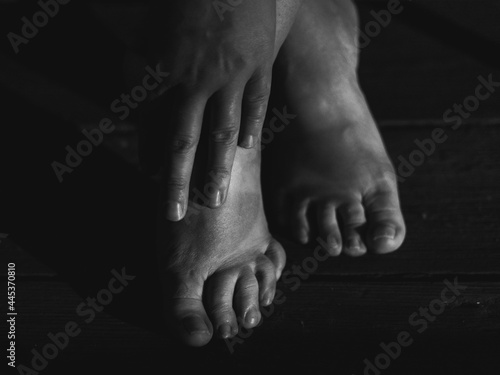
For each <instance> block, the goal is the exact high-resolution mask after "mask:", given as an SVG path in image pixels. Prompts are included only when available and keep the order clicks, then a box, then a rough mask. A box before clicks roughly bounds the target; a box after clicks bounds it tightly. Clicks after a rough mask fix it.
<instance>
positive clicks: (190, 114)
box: [165, 96, 206, 221]
mask: <svg viewBox="0 0 500 375" xmlns="http://www.w3.org/2000/svg"><path fill="white" fill-rule="evenodd" d="M205 105H206V99H205V98H204V97H201V96H199V97H190V98H185V99H184V100H183V101H182V102H181V103H180V105H179V108H178V110H177V112H176V114H175V123H174V124H175V125H174V126H175V129H174V132H173V134H172V136H171V137H170V139H168V141H167V155H166V159H167V160H166V165H167V168H166V177H165V188H166V190H165V193H166V201H165V217H166V218H167V219H168V220H172V221H179V220H181V219H182V218H183V217H184V215H185V213H186V208H187V203H188V198H189V191H188V190H189V181H190V179H191V172H192V169H193V164H194V157H195V154H196V147H197V145H198V141H199V139H200V133H201V126H202V124H203V114H204V110H205Z"/></svg>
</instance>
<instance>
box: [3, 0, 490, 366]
mask: <svg viewBox="0 0 500 375" xmlns="http://www.w3.org/2000/svg"><path fill="white" fill-rule="evenodd" d="M75 4H76V3H75ZM405 4H406V3H405ZM442 4H443V2H441V5H442ZM381 6H382V5H380V4H378V7H379V8H380V7H381ZM405 6H406V5H405ZM433 6H434V7H435V8H436V9H438V13H439V12H442V11H443V9H446V8H443V7H442V6H441V8H440V7H439V6H435V5H431V4H427V3H426V2H423V5H422V6H421V7H415V8H412V9H413V10H412V9H410V8H411V7H410V5H408V11H406V10H405V13H403V14H402V15H401V17H400V18H398V19H395V20H394V23H393V24H391V27H388V28H387V30H384V32H383V33H382V34H381V35H380V36H379V37H377V38H376V39H374V40H373V43H372V44H370V45H369V46H368V47H367V48H366V50H364V51H363V52H362V56H363V58H362V64H361V67H360V74H361V81H362V83H363V87H364V89H365V92H366V95H367V97H368V101H369V103H370V105H371V106H372V109H373V111H374V113H375V115H376V117H377V119H378V120H381V121H380V122H381V124H382V134H383V137H384V140H385V142H386V145H387V148H388V150H389V153H390V156H391V158H392V159H393V161H394V163H395V165H396V167H398V166H399V157H400V156H401V157H403V158H405V159H408V157H409V155H410V153H411V152H412V151H413V150H415V148H416V146H415V143H414V142H415V140H416V139H419V140H423V139H424V138H429V137H430V135H431V133H432V131H433V129H434V128H435V127H438V126H439V127H443V128H444V129H445V131H446V134H447V135H448V139H447V141H446V142H444V143H442V144H440V145H437V147H436V150H435V152H433V153H432V155H430V156H428V157H426V158H425V160H424V162H423V163H422V165H420V166H418V167H416V168H415V171H414V172H413V173H412V174H411V176H409V177H407V178H406V179H405V181H404V182H401V183H400V193H401V200H402V203H403V210H404V215H405V219H406V223H407V227H408V235H407V238H406V241H405V243H404V245H403V247H402V248H401V250H400V251H398V252H396V253H394V254H389V255H385V256H378V257H376V256H370V255H368V256H365V257H362V258H358V259H350V258H347V257H339V258H336V259H328V260H326V261H321V262H317V263H318V267H317V269H315V270H314V272H312V273H311V274H307V275H305V276H304V277H303V278H304V279H303V280H302V279H300V278H297V277H295V278H292V277H288V278H285V279H282V280H281V281H280V283H279V286H278V289H279V290H280V291H281V292H282V293H281V297H280V298H279V299H278V300H277V301H276V303H275V304H274V305H273V307H272V310H269V309H266V310H263V315H264V316H265V318H264V322H263V324H262V326H260V327H258V328H257V329H255V330H253V331H251V332H245V335H244V336H245V337H244V338H241V339H239V340H235V341H228V342H224V341H217V340H214V342H213V343H211V344H210V345H208V346H207V347H204V348H201V349H190V348H185V347H181V346H179V345H178V344H177V343H176V341H175V340H173V339H172V338H171V337H170V336H169V335H168V333H166V332H165V329H164V325H163V322H162V319H161V302H160V301H161V298H160V294H161V291H160V288H159V285H158V282H157V278H158V277H157V269H156V262H155V256H154V253H153V242H154V217H155V203H156V202H155V196H156V192H157V186H156V184H155V183H154V182H153V181H151V180H149V179H148V178H146V177H145V176H143V175H141V174H140V173H138V172H137V169H136V167H135V166H134V163H133V162H134V161H135V154H134V152H135V149H134V145H135V135H134V133H133V132H130V131H129V130H127V129H129V128H128V127H127V124H122V126H121V127H120V129H121V130H120V131H119V132H116V133H115V134H113V136H111V137H109V138H108V139H107V140H106V147H102V148H99V149H96V150H95V151H94V153H93V154H92V155H91V157H89V158H87V159H86V160H85V162H84V163H82V165H81V166H79V167H78V168H77V169H75V171H74V172H72V173H71V174H69V175H67V176H66V178H65V180H64V182H63V183H62V184H59V183H58V182H57V179H56V178H55V176H54V175H53V171H52V170H51V168H50V163H51V162H52V161H53V160H59V159H61V157H64V153H63V152H62V151H63V150H64V147H65V146H66V145H67V144H70V145H74V144H76V143H77V142H78V141H79V140H80V139H81V134H78V132H75V131H74V129H72V128H71V127H70V126H69V125H68V123H72V122H73V120H74V118H80V119H81V118H84V119H85V121H86V122H87V123H92V122H93V121H95V120H96V119H99V118H100V116H102V113H103V112H102V110H101V108H105V107H106V105H108V103H109V102H110V101H111V100H112V99H114V98H115V97H116V95H117V93H120V92H121V91H120V90H116V89H113V90H111V89H110V87H113V84H114V83H116V82H118V75H119V74H118V73H116V69H114V68H115V66H114V65H113V64H114V63H117V62H118V60H119V58H116V57H115V56H119V55H120V53H121V52H123V51H122V50H121V49H120V48H119V47H117V45H118V44H117V43H115V42H116V41H114V39H113V38H112V37H110V36H109V35H108V34H106V33H105V32H103V30H101V29H100V28H99V25H96V26H95V28H92V30H88V33H87V34H85V38H90V39H92V38H93V39H92V40H94V39H95V40H99V43H100V44H99V43H98V42H96V43H97V44H96V46H95V48H96V49H97V52H96V54H95V55H93V56H90V57H88V56H87V57H86V56H79V55H78V49H79V48H80V47H79V42H78V41H80V42H81V44H82V45H83V44H85V43H84V42H85V41H84V40H83V39H85V38H84V37H83V36H82V35H84V34H81V32H80V30H81V29H80V28H83V27H84V25H83V21H78V22H81V24H80V23H78V22H75V23H74V24H70V21H68V19H70V20H71V19H72V18H71V17H73V18H74V19H79V18H77V17H76V18H75V13H77V12H83V14H85V15H86V16H89V17H90V13H89V14H87V13H85V11H86V10H85V9H86V8H77V5H75V6H74V7H70V6H68V8H67V12H68V14H70V15H72V16H71V17H69V16H68V17H69V18H65V17H59V18H57V19H54V20H53V22H54V24H53V28H52V29H49V28H47V29H46V30H43V32H44V33H45V34H43V33H42V34H41V35H40V36H39V37H38V38H39V39H37V40H34V41H32V42H30V44H28V45H27V46H24V47H26V51H25V52H24V54H20V55H18V56H16V57H15V58H14V57H13V56H11V55H9V54H8V51H7V50H8V49H9V48H10V47H8V48H7V49H5V48H4V46H2V47H1V49H0V62H1V63H2V66H3V67H8V68H9V70H8V72H9V73H8V74H7V73H5V72H6V71H7V70H2V71H1V72H0V88H1V89H2V93H4V94H6V95H4V96H5V97H4V99H3V101H2V111H3V113H2V116H3V117H5V118H6V119H9V124H8V125H9V126H6V127H5V130H3V129H2V130H3V132H4V133H3V134H2V137H0V141H2V142H6V143H7V144H6V145H5V147H4V146H3V143H2V147H0V153H1V158H0V160H2V162H3V165H2V176H4V178H3V179H2V185H3V186H2V187H1V189H2V196H1V207H0V232H2V233H7V234H9V236H8V237H7V238H6V239H1V240H2V241H1V243H0V250H1V251H0V259H1V260H2V265H3V266H2V269H1V270H0V274H2V276H6V271H7V263H9V262H14V263H15V264H16V281H15V282H16V311H17V312H18V315H17V316H16V348H17V349H16V355H17V358H16V364H24V365H26V366H28V367H31V363H30V362H31V359H32V356H33V354H32V353H31V351H32V350H33V349H35V350H38V351H42V350H43V348H44V346H45V344H47V343H48V342H49V338H48V336H47V335H48V334H49V333H50V332H51V333H57V332H59V331H62V330H63V329H64V327H65V325H66V324H67V323H68V322H70V321H75V322H77V324H78V325H79V327H80V328H81V333H80V334H79V335H78V336H76V337H74V338H71V340H70V342H69V344H68V346H67V347H66V348H65V349H64V350H62V351H61V352H60V353H59V355H58V356H57V357H56V358H54V359H53V360H50V361H49V363H48V365H47V367H46V369H44V370H43V371H42V372H41V374H69V375H72V374H109V373H111V374H150V373H151V374H153V373H154V374H171V373H172V374H200V373H202V374H203V373H208V372H210V373H212V372H215V371H217V372H219V373H226V372H227V373H231V374H260V373H273V374H282V373H283V374H339V375H361V374H370V375H376V374H378V372H377V371H375V370H366V371H365V367H366V360H367V361H370V362H371V363H375V362H376V361H375V359H376V358H378V361H379V362H378V363H379V364H381V366H384V365H385V363H384V361H383V358H384V357H383V356H380V353H383V349H382V347H381V345H382V346H383V345H384V344H387V345H388V344H389V343H391V342H393V341H396V340H397V338H398V336H400V335H401V333H402V332H407V333H408V335H409V336H410V337H411V340H412V341H413V342H412V343H411V344H410V345H409V346H406V347H404V348H402V350H401V353H400V354H399V356H398V357H397V358H394V359H391V360H390V364H388V368H386V369H383V370H380V373H381V374H402V375H423V374H426V375H427V374H450V375H451V374H467V375H469V374H471V375H472V374H473V375H496V374H498V373H499V370H498V368H499V366H500V362H499V357H498V353H499V349H500V148H499V146H498V145H499V144H500V121H499V120H498V118H499V117H500V113H499V111H498V98H499V96H498V95H499V94H498V93H495V94H494V95H492V97H491V99H489V100H487V101H485V102H483V103H481V108H480V109H479V110H478V111H477V112H475V113H474V114H473V116H471V117H470V118H469V119H468V121H467V124H466V125H463V126H462V127H460V128H459V129H457V130H453V129H452V128H451V127H450V126H449V124H448V125H447V124H444V123H443V121H442V120H441V118H442V114H443V112H444V111H445V110H446V109H447V108H449V107H450V106H452V105H453V103H455V102H459V101H461V100H463V99H464V98H465V97H466V96H467V95H471V94H473V93H474V88H475V86H476V84H477V77H478V76H479V75H484V76H487V75H488V74H489V73H491V72H492V73H493V74H495V76H496V77H500V76H499V75H498V73H499V71H498V69H497V68H498V64H496V65H495V63H496V60H495V55H494V53H490V52H491V51H490V52H488V51H483V50H481V52H478V48H477V46H478V40H480V39H481V38H482V37H484V36H485V35H486V36H488V35H489V34H488V30H483V29H481V30H480V32H479V33H478V34H477V35H476V34H467V35H469V39H461V41H462V44H460V43H459V42H457V41H456V40H455V41H450V40H449V39H447V37H448V38H449V37H450V35H449V32H448V33H443V34H439V35H434V36H433V35H432V34H433V32H436V30H437V29H436V28H435V27H436V22H437V21H436V20H435V19H432V18H429V19H428V22H426V23H424V24H423V25H417V26H418V27H417V26H416V24H415V20H416V19H419V17H421V16H422V14H426V13H425V12H426V11H427V10H428V8H432V7H433ZM370 7H371V5H369V4H368V5H366V4H365V8H363V9H364V10H363V9H362V17H364V18H363V19H364V20H365V21H366V20H369V18H368V17H369V13H368V11H369V10H370V9H371V8H370ZM412 12H414V13H412ZM422 12H423V13H422ZM448 15H449V14H448ZM2 17H3V18H5V17H6V16H4V15H3V14H0V19H2V20H3V18H2ZM11 18H12V19H14V18H15V19H16V20H18V19H19V17H11ZM6 22H7V21H6ZM9 22H10V23H9V29H5V30H3V29H2V32H3V31H5V32H4V34H6V33H7V32H8V31H10V28H13V27H15V24H14V23H13V21H9ZM6 24H7V23H5V24H4V23H2V24H1V25H2V26H1V27H4V26H3V25H6ZM453 25H454V24H453V23H450V24H447V26H449V27H450V28H451V30H453V32H454V33H455V32H457V33H458V32H459V30H458V29H453ZM63 27H65V28H66V29H65V30H69V31H68V32H69V33H71V32H74V33H75V35H74V38H75V40H76V41H74V43H72V44H71V45H67V46H66V47H67V48H68V49H69V50H71V51H72V53H75V54H76V56H79V57H80V58H82V59H80V60H81V61H80V60H79V61H80V64H81V65H82V66H83V65H86V66H88V67H89V69H90V70H91V71H92V72H95V74H94V75H92V77H84V76H75V75H74V71H73V70H72V69H71V68H67V70H65V69H66V68H64V66H66V65H64V64H62V63H61V65H60V66H59V65H58V66H56V65H54V66H52V65H51V64H52V63H53V61H51V59H50V58H52V59H53V55H50V54H48V53H43V51H45V50H49V51H50V48H49V44H50V43H49V42H48V41H49V40H52V43H53V44H54V45H56V47H54V46H53V47H52V52H53V53H54V54H57V53H61V52H60V47H59V45H58V44H57V43H59V42H60V39H58V38H59V34H57V33H56V31H55V30H58V28H59V29H61V28H63ZM447 30H450V29H449V28H448V29H447ZM478 30H479V29H478ZM51 33H52V34H51ZM101 33H102V35H101ZM80 34H81V35H80ZM103 35H104V36H103ZM460 35H461V34H460ZM470 35H472V36H470ZM50 38H52V39H50ZM78 38H81V39H78ZM54 41H56V42H57V43H56V42H54ZM483 42H484V40H483ZM489 42H490V43H491V46H495V45H496V44H495V43H498V39H494V38H493V39H489ZM61 43H62V42H61ZM61 45H62V44H61ZM395 45H398V46H401V48H400V49H395V48H394V46H395ZM405 46H406V47H405ZM408 46H409V47H408ZM491 50H492V51H494V50H495V49H494V48H493V47H492V48H491ZM58 51H59V52H58ZM99 54H102V58H101V59H97V58H96V56H101V55H99ZM34 56H35V57H37V59H33V57H34ZM38 57H40V59H39V60H38ZM49 57H50V58H49ZM63 57H64V56H63ZM85 57H86V58H85ZM113 58H115V59H116V61H115V60H113ZM16 59H17V60H16ZM75 60H76V59H75ZM14 62H15V63H14ZM65 63H68V61H66V62H65ZM37 64H39V66H36V65H37ZM63 65H64V66H63ZM80 67H81V66H80ZM386 67H390V69H388V68H386ZM40 72H42V73H43V75H40ZM109 72H111V73H109ZM113 72H114V73H113ZM108 74H109V75H108ZM42 76H43V77H45V78H47V79H45V78H43V79H42V78H41V77H42ZM14 78H16V79H14ZM72 78H74V80H73V79H72ZM497 80H500V79H497ZM20 82H21V83H20ZM102 82H105V84H104V85H102ZM100 85H101V86H104V87H106V88H107V89H102V90H100V89H99V90H97V89H96V87H97V88H102V87H101V86H100ZM27 87H29V89H26V88H27ZM117 87H120V86H117ZM381 88H382V89H381ZM76 92H77V93H79V95H80V94H81V95H80V96H78V95H76V94H75V93H76ZM35 93H36V94H35ZM41 93H45V96H44V95H41ZM82 97H86V98H87V100H88V102H85V101H84V100H83V99H82ZM74 102H78V105H77V106H75V108H72V107H71V106H72V103H74ZM89 103H90V104H89ZM55 104H57V105H55ZM78 125H82V124H78ZM83 125H85V124H83ZM9 144H10V146H12V145H14V147H8V146H9ZM125 150H126V151H127V152H123V151H125ZM4 153H5V154H4ZM117 155H119V156H117ZM280 240H281V241H282V242H283V244H284V245H285V248H286V250H287V255H288V263H287V267H286V269H287V270H290V272H292V271H293V270H294V269H295V268H296V267H299V266H300V267H301V269H306V270H307V269H308V268H310V267H312V268H315V264H316V263H315V262H314V261H313V258H312V255H313V249H310V248H302V247H299V246H297V245H295V244H293V243H292V242H291V241H290V240H288V239H287V238H286V236H284V237H283V236H282V237H280ZM123 267H125V268H126V270H127V273H129V274H131V275H135V276H136V278H135V279H134V280H133V281H131V282H130V285H129V286H127V287H126V288H125V289H124V291H123V292H122V293H120V294H118V295H116V296H115V297H114V298H113V301H112V302H111V303H110V304H109V305H108V306H106V307H105V309H104V311H102V312H99V313H97V314H96V317H95V320H93V321H92V322H89V323H85V322H84V317H82V316H80V315H79V314H78V312H77V308H78V306H79V305H80V304H81V303H82V302H83V301H85V300H86V298H87V297H95V296H96V295H97V294H98V293H99V291H100V290H102V289H103V288H106V287H107V285H108V282H109V280H110V279H111V278H112V274H111V270H112V269H116V270H121V269H122V268H123ZM448 282H451V283H452V284H453V283H458V285H460V286H464V287H466V288H465V289H463V290H460V295H459V296H458V298H457V299H455V300H454V301H451V302H449V303H446V304H444V305H441V304H439V302H437V300H439V299H441V296H442V291H443V289H444V288H445V287H446V286H447V284H446V283H448ZM2 290H5V292H6V288H4V289H2ZM278 302H279V303H278ZM5 306H6V305H5ZM440 306H443V310H442V311H440V310H439V309H440ZM421 308H430V311H431V312H430V314H431V315H429V318H424V319H422V317H421V316H420V313H419V311H423V310H420V309H421ZM432 311H434V313H433V312H432ZM415 314H418V316H417V315H415ZM85 317H87V316H85ZM424 327H426V329H425V330H423V328H424ZM419 331H421V332H419ZM5 341H6V340H4V342H5ZM3 360H5V361H6V359H5V358H4V359H3ZM380 361H381V362H380ZM0 366H2V370H0V373H1V374H3V373H17V372H16V371H9V372H6V371H5V370H4V369H5V367H6V365H5V363H2V364H1V365H0ZM7 370H10V369H9V368H7Z"/></svg>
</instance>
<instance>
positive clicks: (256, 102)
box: [245, 92, 269, 107]
mask: <svg viewBox="0 0 500 375" xmlns="http://www.w3.org/2000/svg"><path fill="white" fill-rule="evenodd" d="M268 100H269V94H268V93H267V92H259V93H258V94H253V95H248V96H247V97H246V98H245V101H246V103H247V105H250V106H252V107H256V106H264V105H266V104H267V101H268Z"/></svg>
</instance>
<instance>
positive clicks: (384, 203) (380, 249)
mask: <svg viewBox="0 0 500 375" xmlns="http://www.w3.org/2000/svg"><path fill="white" fill-rule="evenodd" d="M366 211H367V216H368V235H367V239H366V241H367V243H368V246H369V249H370V250H371V251H373V252H374V253H377V254H386V253H390V252H392V251H395V250H397V249H398V248H399V247H400V246H401V244H402V243H403V241H404V237H405V234H406V228H405V223H404V219H403V215H402V213H401V209H400V207H399V199H398V195H397V191H396V190H389V191H385V192H380V193H376V194H374V196H373V197H371V199H369V200H367V203H366Z"/></svg>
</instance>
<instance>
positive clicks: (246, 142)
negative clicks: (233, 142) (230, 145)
mask: <svg viewBox="0 0 500 375" xmlns="http://www.w3.org/2000/svg"><path fill="white" fill-rule="evenodd" d="M254 143H255V137H254V136H253V135H247V136H245V137H243V139H242V140H241V144H240V146H241V147H243V148H252V147H253V146H254Z"/></svg>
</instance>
